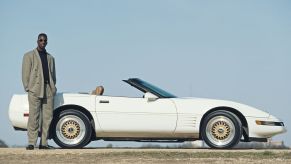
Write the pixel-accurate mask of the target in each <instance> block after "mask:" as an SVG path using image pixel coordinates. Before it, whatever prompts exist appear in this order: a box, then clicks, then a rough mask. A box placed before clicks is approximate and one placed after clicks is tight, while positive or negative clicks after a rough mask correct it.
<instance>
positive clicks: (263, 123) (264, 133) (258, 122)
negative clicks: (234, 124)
mask: <svg viewBox="0 0 291 164" xmlns="http://www.w3.org/2000/svg"><path fill="white" fill-rule="evenodd" d="M246 119H247V121H248V130H249V138H271V137H273V136H275V135H277V134H281V133H285V132H287V129H286V127H285V125H284V123H283V122H282V121H280V120H279V119H277V118H276V117H274V116H272V115H270V116H269V117H267V118H264V117H246Z"/></svg>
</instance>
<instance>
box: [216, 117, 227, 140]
mask: <svg viewBox="0 0 291 164" xmlns="http://www.w3.org/2000/svg"><path fill="white" fill-rule="evenodd" d="M229 134H230V127H229V125H228V124H227V122H225V121H217V122H215V123H214V125H213V126H212V135H213V136H214V137H215V138H216V139H218V140H224V139H226V138H227V137H228V136H229Z"/></svg>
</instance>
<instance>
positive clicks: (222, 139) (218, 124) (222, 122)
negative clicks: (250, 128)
mask: <svg viewBox="0 0 291 164" xmlns="http://www.w3.org/2000/svg"><path fill="white" fill-rule="evenodd" d="M201 135H202V138H203V140H204V141H205V142H206V144H207V145H208V146H210V147H212V148H221V149H223V148H231V147H233V146H235V145H236V144H237V143H238V142H239V140H240V139H241V137H242V124H241V121H240V120H239V118H238V117H237V116H236V115H235V114H233V113H231V112H228V111H222V110H220V111H215V112H212V113H210V114H209V115H207V116H206V117H205V119H204V121H203V124H202V128H201Z"/></svg>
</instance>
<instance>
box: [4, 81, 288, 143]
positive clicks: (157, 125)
mask: <svg viewBox="0 0 291 164" xmlns="http://www.w3.org/2000/svg"><path fill="white" fill-rule="evenodd" d="M123 81H124V82H126V83H128V84H130V85H131V86H133V87H135V88H136V89H138V90H140V91H142V92H143V93H144V96H143V97H115V96H104V95H95V94H89V93H87V94H84V93H75V94H71V93H70V94H68V93H58V94H57V95H56V96H55V102H54V117H53V121H52V124H51V128H50V138H52V139H54V141H55V142H56V143H57V144H58V145H59V146H60V147H62V148H82V147H84V146H86V145H87V144H88V143H90V142H91V141H93V140H100V139H103V140H105V141H151V142H183V141H193V140H204V141H205V142H206V143H207V145H209V146H210V147H212V148H231V147H233V146H235V145H236V144H237V143H238V142H239V141H244V142H250V141H262V142H266V141H267V138H270V137H272V136H274V135H276V134H280V133H283V132H286V128H285V127H284V123H283V122H281V121H280V120H279V119H277V118H276V117H274V116H272V115H270V114H269V113H266V112H264V111H261V110H258V109H255V108H253V107H250V106H247V105H243V104H239V103H235V102H231V101H223V100H212V99H202V98H178V97H176V96H174V95H173V94H170V93H168V92H166V91H164V90H162V89H160V88H158V87H156V86H154V85H152V84H150V83H148V82H146V81H143V80H141V79H138V78H130V79H128V80H123ZM28 109H29V108H28V98H27V95H26V94H23V95H14V96H13V97H12V100H11V102H10V106H9V118H10V121H11V123H12V126H13V127H14V129H15V130H26V128H27V121H28V116H29V110H28Z"/></svg>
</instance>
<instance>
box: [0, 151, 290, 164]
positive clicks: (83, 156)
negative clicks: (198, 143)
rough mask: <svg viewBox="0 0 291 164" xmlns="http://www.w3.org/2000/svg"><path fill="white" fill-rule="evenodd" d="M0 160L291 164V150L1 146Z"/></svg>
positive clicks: (23, 161) (34, 161) (1, 161)
mask: <svg viewBox="0 0 291 164" xmlns="http://www.w3.org/2000/svg"><path fill="white" fill-rule="evenodd" d="M0 163H3V164H4V163H83V164H85V163H244V164H245V163H276V164H277V163H291V150H289V149H288V150H254V149H249V150H245V149H243V150H213V149H211V150H210V149H55V150H38V149H36V150H33V151H26V150H25V149H24V148H7V149H0Z"/></svg>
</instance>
